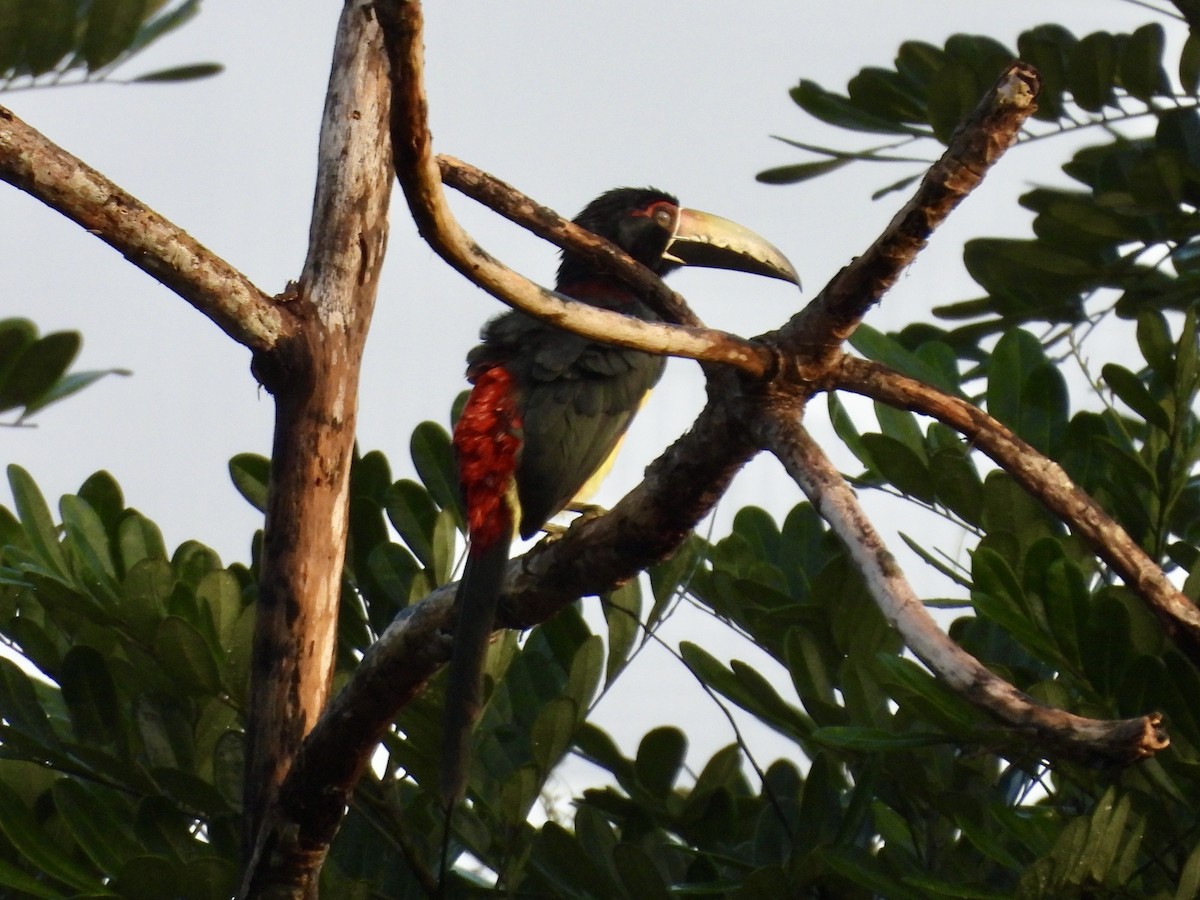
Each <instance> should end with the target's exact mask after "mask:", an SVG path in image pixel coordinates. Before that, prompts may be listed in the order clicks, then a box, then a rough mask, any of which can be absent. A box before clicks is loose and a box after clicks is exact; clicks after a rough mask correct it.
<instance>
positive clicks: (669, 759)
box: [633, 727, 687, 800]
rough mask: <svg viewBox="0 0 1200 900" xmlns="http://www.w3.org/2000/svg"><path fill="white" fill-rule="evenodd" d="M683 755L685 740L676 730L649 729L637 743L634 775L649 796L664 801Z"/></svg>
mask: <svg viewBox="0 0 1200 900" xmlns="http://www.w3.org/2000/svg"><path fill="white" fill-rule="evenodd" d="M686 755H687V738H686V737H685V736H684V734H683V732H682V731H680V730H679V729H678V728H672V727H659V728H655V729H652V730H651V731H649V732H647V733H646V736H645V737H643V738H642V740H641V743H640V744H638V751H637V758H636V759H635V760H634V766H633V770H634V775H635V777H636V778H637V780H638V784H640V785H641V786H642V787H643V788H645V789H646V791H647V792H648V793H649V794H650V796H652V797H656V798H658V799H660V800H662V799H665V798H666V797H667V796H668V795H669V794H670V793H671V790H672V789H673V788H674V787H675V781H676V779H677V778H678V777H679V772H680V769H682V768H683V761H684V758H685V756H686Z"/></svg>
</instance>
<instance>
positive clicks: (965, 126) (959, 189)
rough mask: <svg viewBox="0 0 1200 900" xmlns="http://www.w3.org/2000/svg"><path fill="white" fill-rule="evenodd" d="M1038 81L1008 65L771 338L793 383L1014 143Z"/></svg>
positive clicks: (833, 358)
mask: <svg viewBox="0 0 1200 900" xmlns="http://www.w3.org/2000/svg"><path fill="white" fill-rule="evenodd" d="M1040 88H1041V77H1040V76H1039V75H1038V73H1037V71H1036V70H1035V69H1034V68H1033V67H1032V66H1029V65H1028V64H1026V63H1022V62H1015V63H1013V64H1012V65H1011V66H1009V67H1008V69H1007V70H1006V71H1005V72H1004V74H1002V75H1001V76H1000V79H999V81H997V82H996V84H995V86H993V87H992V89H991V90H990V91H988V93H987V94H986V95H985V96H984V98H983V99H982V100H981V101H980V102H979V105H978V106H976V107H975V109H974V111H973V112H972V113H971V115H970V116H968V117H967V119H966V120H965V121H964V122H963V123H962V124H961V125H960V126H959V128H958V130H957V131H956V132H955V133H954V136H953V137H952V138H951V139H950V143H949V144H948V145H947V147H946V152H945V153H943V154H942V157H941V159H939V160H938V161H937V162H936V163H935V164H934V165H933V166H932V167H931V168H930V170H929V171H928V172H927V173H925V178H924V179H923V180H922V181H921V185H920V187H919V188H918V189H917V191H916V193H915V194H913V196H912V199H910V200H909V201H908V203H906V204H905V205H904V207H903V208H902V209H901V210H900V211H899V212H898V213H896V215H895V217H894V218H893V219H892V221H891V222H890V223H889V224H888V226H887V228H886V229H884V231H883V233H882V234H881V235H880V236H879V237H878V238H877V239H876V241H875V243H873V244H872V245H871V246H870V247H868V248H867V251H866V252H865V253H863V255H862V256H859V257H856V258H855V259H854V261H853V262H851V263H850V264H849V265H848V266H846V267H845V268H844V269H842V270H841V271H840V272H838V274H837V275H835V276H834V277H833V278H832V279H831V280H830V282H829V284H828V285H826V286H825V289H824V290H823V291H821V293H820V294H819V295H818V296H817V298H816V299H815V300H813V302H812V303H810V304H809V305H808V306H807V307H805V308H804V309H803V310H802V311H801V312H800V313H798V314H797V315H796V316H794V317H793V318H792V320H791V321H790V322H788V323H787V324H786V325H785V326H783V328H781V329H779V331H777V332H775V333H774V334H773V335H770V336H766V337H768V338H769V339H773V340H775V341H777V342H778V344H779V346H780V348H781V349H782V350H783V351H784V352H785V353H787V354H789V355H791V356H792V357H793V359H792V360H790V363H791V365H794V366H795V369H796V373H797V375H798V377H800V378H801V379H804V380H809V381H811V380H814V379H816V378H819V377H820V376H821V375H822V374H824V373H825V372H826V371H827V370H828V369H829V368H830V367H831V366H833V365H834V364H835V363H836V362H837V359H838V354H839V353H840V349H841V345H842V342H843V341H845V340H846V338H848V337H849V336H850V335H851V334H853V333H854V330H855V329H856V328H857V327H858V323H859V322H861V321H862V318H863V316H864V315H866V313H867V311H868V310H869V309H870V308H871V307H872V306H874V305H875V304H876V303H878V302H879V300H880V298H881V297H882V296H883V295H884V294H885V293H886V292H887V291H888V290H889V289H890V288H891V286H892V285H893V284H895V283H896V279H897V278H899V277H900V273H901V272H903V271H904V269H905V268H906V267H907V266H908V265H909V264H910V263H911V262H912V261H913V260H914V259H915V258H916V256H917V254H918V253H920V252H921V250H922V249H924V247H925V244H926V242H927V241H928V240H929V236H930V234H932V233H933V230H934V229H935V228H937V227H938V225H940V224H941V223H942V222H943V221H945V219H946V217H947V216H949V215H950V213H951V212H952V211H953V210H954V208H955V207H956V206H958V204H959V203H961V202H962V201H963V200H964V199H965V198H966V196H967V194H969V193H970V192H971V191H972V190H974V189H975V187H977V186H978V185H979V183H980V182H981V181H982V180H983V177H984V175H986V174H987V172H988V170H989V169H990V168H991V167H992V166H993V165H994V164H995V163H996V161H997V160H999V159H1000V157H1001V156H1002V155H1003V154H1004V151H1005V150H1007V149H1008V148H1009V147H1011V146H1012V145H1013V143H1015V142H1016V139H1017V135H1018V134H1019V133H1020V130H1021V126H1022V125H1023V124H1024V123H1025V121H1026V119H1028V118H1029V117H1030V116H1031V115H1033V113H1034V112H1035V111H1036V110H1037V103H1036V102H1035V101H1036V98H1037V92H1038V90H1039V89H1040Z"/></svg>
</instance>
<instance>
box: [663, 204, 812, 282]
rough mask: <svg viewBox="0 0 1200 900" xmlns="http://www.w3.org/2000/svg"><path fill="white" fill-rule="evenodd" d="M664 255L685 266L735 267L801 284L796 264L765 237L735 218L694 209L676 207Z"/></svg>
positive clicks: (668, 259)
mask: <svg viewBox="0 0 1200 900" xmlns="http://www.w3.org/2000/svg"><path fill="white" fill-rule="evenodd" d="M663 259H665V260H667V261H669V262H674V263H679V264H681V265H686V266H705V267H707V268H710V269H736V270H737V271H739V272H749V273H751V274H752V275H766V276H767V277H768V278H779V279H782V280H783V281H790V282H791V283H792V284H794V285H796V286H797V287H798V286H799V285H800V276H799V275H797V274H796V268H795V266H793V265H792V264H791V263H790V262H788V258H787V257H786V256H784V255H783V254H782V253H780V252H779V250H778V248H776V247H775V245H774V244H772V243H770V242H769V241H768V240H767V239H766V238H764V237H762V236H760V235H757V234H755V233H754V232H753V231H751V230H750V229H749V228H743V227H742V226H741V225H739V224H737V222H731V221H729V220H728V219H723V218H721V217H720V216H714V215H712V214H711V213H706V212H700V211H699V210H695V209H681V210H679V224H678V225H677V227H676V229H675V236H674V237H672V238H671V243H669V244H668V245H667V249H666V251H665V252H664V253H663Z"/></svg>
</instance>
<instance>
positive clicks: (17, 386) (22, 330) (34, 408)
mask: <svg viewBox="0 0 1200 900" xmlns="http://www.w3.org/2000/svg"><path fill="white" fill-rule="evenodd" d="M81 343H82V338H81V337H80V335H79V332H77V331H56V332H54V333H53V334H47V335H42V336H39V335H38V331H37V326H36V325H34V324H33V323H32V322H30V321H29V320H28V319H0V413H5V412H10V411H12V410H20V411H21V412H20V413H19V414H18V415H17V418H16V420H15V421H14V422H12V423H11V424H14V425H22V424H25V420H26V419H28V418H29V417H30V416H32V415H33V414H34V413H36V412H38V411H40V410H42V409H44V408H45V407H47V406H49V405H50V404H51V403H56V402H58V401H59V400H62V399H64V398H66V397H69V396H71V395H72V394H74V393H75V392H76V391H81V390H83V389H84V388H85V387H87V386H88V385H90V384H92V383H94V382H96V381H98V380H99V379H101V378H103V377H104V376H105V375H128V374H129V372H128V371H127V370H125V369H99V370H91V371H86V372H69V371H68V369H70V367H71V363H72V362H73V361H74V360H75V357H76V355H77V354H78V353H79V346H80V344H81Z"/></svg>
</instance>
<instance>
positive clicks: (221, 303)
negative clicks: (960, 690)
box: [0, 107, 295, 352]
mask: <svg viewBox="0 0 1200 900" xmlns="http://www.w3.org/2000/svg"><path fill="white" fill-rule="evenodd" d="M0 179H3V180H4V181H7V182H8V183H9V184H11V185H13V186H14V187H16V188H18V189H20V190H22V191H25V192H26V193H27V194H29V195H30V196H32V197H36V198H37V199H38V200H41V201H42V202H43V203H45V204H46V205H47V206H49V207H50V208H51V209H53V210H56V211H57V212H60V213H62V214H63V215H64V216H66V217H67V218H68V219H70V220H71V221H73V222H75V223H76V224H78V225H79V226H80V227H82V228H83V229H84V230H86V231H87V232H89V233H90V234H94V235H95V236H96V237H98V238H99V239H100V240H102V241H104V242H105V243H106V244H108V245H109V246H110V247H112V248H113V249H114V250H116V251H117V252H118V253H120V254H121V255H122V256H124V257H125V258H126V259H128V260H129V261H130V262H131V263H133V264H134V265H135V266H137V267H138V268H139V269H141V270H142V271H143V272H145V273H146V274H148V275H150V277H152V278H154V279H156V280H158V281H160V282H161V283H162V284H164V285H166V286H167V287H169V288H170V289H171V290H173V291H174V292H175V293H177V294H178V295H179V296H180V297H182V298H183V299H184V300H186V301H187V302H188V303H190V304H192V306H194V307H196V309H198V310H200V312H202V313H204V315H206V316H208V317H209V318H210V319H212V320H213V321H214V322H216V323H217V325H219V326H220V327H221V329H222V330H224V331H225V333H226V334H228V335H229V336H230V337H232V338H233V339H234V340H235V341H237V342H238V343H240V344H244V345H245V346H247V347H249V348H250V349H251V350H253V351H255V352H269V351H271V350H273V349H274V348H275V347H276V346H277V345H278V344H279V343H280V341H283V340H286V339H287V338H288V337H289V336H291V335H292V334H294V333H295V322H294V321H293V320H292V318H291V316H289V315H288V314H287V313H286V311H285V310H284V309H283V308H281V307H280V306H279V305H278V304H276V303H275V301H273V300H272V299H271V297H269V296H267V295H266V294H265V293H263V292H262V291H260V290H259V289H258V288H257V287H255V286H254V285H253V284H252V283H251V282H250V279H248V278H247V277H246V276H245V275H243V274H242V273H241V272H239V271H238V270H237V269H235V268H233V266H231V265H230V264H229V263H227V262H226V261H225V260H223V259H221V258H220V257H219V256H217V255H216V254H215V253H213V252H212V251H211V250H209V249H208V248H207V247H205V246H203V245H202V244H201V243H200V242H199V241H197V240H196V239H195V238H193V237H192V236H191V235H189V234H188V233H187V232H185V231H184V230H183V229H182V228H179V227H178V226H176V225H174V224H172V223H171V222H169V221H167V220H166V219H164V218H163V217H162V216H160V215H159V214H158V213H156V212H155V211H154V210H152V209H150V208H149V207H148V206H146V204H144V203H142V202H141V201H140V200H138V199H137V198H136V197H134V196H132V195H131V194H129V193H128V192H127V191H124V190H122V189H121V188H119V187H117V186H116V185H115V184H113V183H112V182H111V181H109V180H108V179H107V178H105V177H104V176H103V175H101V174H100V173H99V172H97V171H96V170H95V169H93V168H92V167H91V166H88V165H87V164H85V163H84V162H82V161H81V160H79V159H77V158H76V157H74V156H72V155H71V154H70V153H68V152H67V151H66V150H64V149H63V148H62V147H59V146H58V145H56V144H54V143H53V142H52V141H50V140H48V139H47V138H46V137H45V136H44V135H42V134H40V133H39V132H38V131H36V130H35V129H33V128H31V127H29V125H27V124H25V123H24V122H22V121H21V120H20V119H19V118H17V117H16V116H15V115H14V114H13V113H12V112H11V111H10V110H8V109H5V108H4V107H0Z"/></svg>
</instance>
